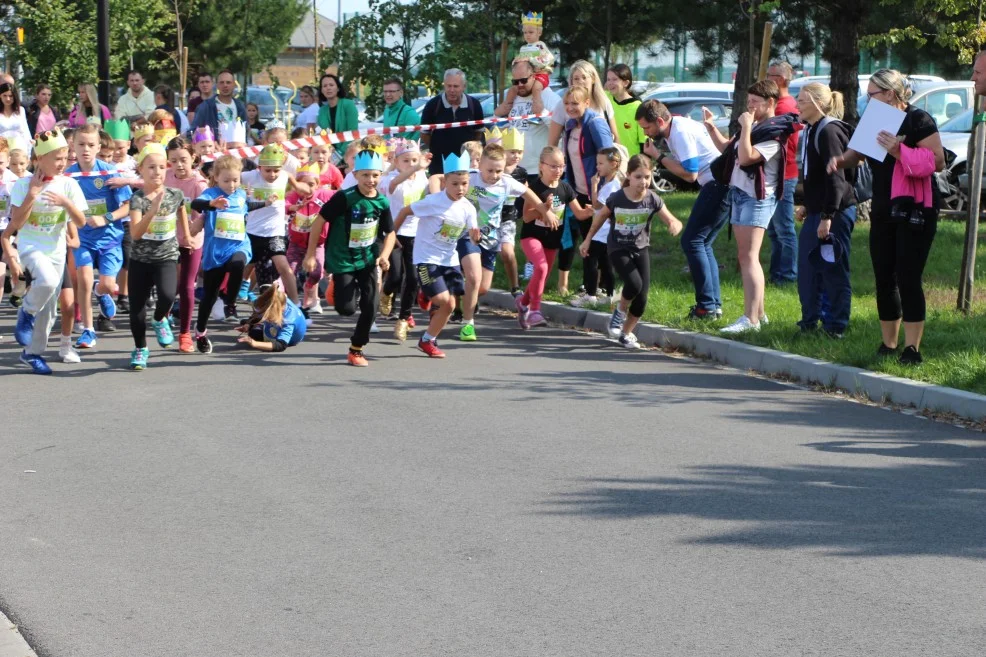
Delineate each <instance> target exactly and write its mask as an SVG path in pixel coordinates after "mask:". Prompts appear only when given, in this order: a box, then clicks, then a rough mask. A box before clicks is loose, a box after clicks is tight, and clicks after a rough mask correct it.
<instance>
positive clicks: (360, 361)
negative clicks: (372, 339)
mask: <svg viewBox="0 0 986 657" xmlns="http://www.w3.org/2000/svg"><path fill="white" fill-rule="evenodd" d="M346 359H347V360H348V361H349V364H350V365H352V366H353V367H368V366H369V365H370V364H369V363H368V362H367V361H366V356H364V355H363V352H362V351H352V350H350V351H349V356H348V357H347V358H346Z"/></svg>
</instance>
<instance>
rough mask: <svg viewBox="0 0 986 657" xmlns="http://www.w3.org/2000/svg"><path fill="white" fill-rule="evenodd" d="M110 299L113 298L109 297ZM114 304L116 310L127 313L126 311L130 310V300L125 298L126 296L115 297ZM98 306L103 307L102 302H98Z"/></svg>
mask: <svg viewBox="0 0 986 657" xmlns="http://www.w3.org/2000/svg"><path fill="white" fill-rule="evenodd" d="M112 300H113V298H112V297H110V301H112ZM114 305H115V307H116V310H118V311H120V312H121V313H128V312H130V300H129V299H127V297H124V296H119V297H117V298H116V303H115V304H114ZM99 307H100V308H102V307H103V303H102V302H100V303H99ZM107 317H109V315H107Z"/></svg>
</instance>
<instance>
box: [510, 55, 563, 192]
mask: <svg viewBox="0 0 986 657" xmlns="http://www.w3.org/2000/svg"><path fill="white" fill-rule="evenodd" d="M510 75H511V76H512V80H511V82H512V84H511V85H510V89H509V90H508V91H507V95H506V96H505V97H504V99H503V102H502V103H500V104H499V105H498V106H497V108H496V109H495V110H493V114H495V115H496V116H505V117H513V116H525V115H528V114H533V112H534V110H533V106H534V95H533V94H534V68H533V67H532V66H531V62H530V61H528V60H526V59H523V60H518V61H515V62H514V65H513V68H511V69H510ZM560 100H561V99H560V98H559V97H558V94H556V93H555V92H554V91H552V90H551V89H550V88H549V89H545V90H544V91H542V92H541V101H542V102H543V103H544V106H545V107H555V106H556V105H558V103H559V102H560ZM549 120H550V118H548V117H545V118H544V119H534V120H531V119H523V120H521V121H514V122H512V123H511V124H510V125H511V126H512V127H514V128H517V130H519V131H520V132H522V133H524V156H523V157H522V158H521V160H520V166H522V167H524V168H525V169H527V170H528V171H530V172H532V173H533V172H535V171H537V170H538V161H539V159H540V157H541V150H542V149H543V148H544V147H545V146H547V145H548V121H549Z"/></svg>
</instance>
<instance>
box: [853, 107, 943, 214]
mask: <svg viewBox="0 0 986 657" xmlns="http://www.w3.org/2000/svg"><path fill="white" fill-rule="evenodd" d="M904 112H905V113H906V116H904V122H903V123H902V124H901V126H900V130H898V131H897V135H898V136H900V137H903V138H904V145H905V146H910V147H911V148H914V147H915V146H917V145H918V142H919V141H921V140H922V139H926V138H928V137H930V136H931V135H933V134H935V133H936V132H938V126H937V125H936V124H935V120H934V119H933V118H932V117H931V115H930V114H928V113H927V112H925V111H924V110H923V109H918V108H917V107H911V106H910V105H908V106H907V107H906V108H905V109H904ZM866 161H867V162H869V164H870V168H871V169H872V170H873V209H872V212H871V214H872V216H873V218H874V219H877V220H878V219H882V218H888V219H889V216H890V186H891V183H892V182H893V178H894V166H895V165H896V164H897V158H895V157H892V156H890V155H887V157H886V158H884V160H883V162H878V161H876V160H874V159H873V158H871V157H867V158H866ZM931 188H932V193H933V194H934V198H935V208H938V207H939V198H938V194H937V193H936V192H935V191H934V188H935V186H934V185H932V186H931Z"/></svg>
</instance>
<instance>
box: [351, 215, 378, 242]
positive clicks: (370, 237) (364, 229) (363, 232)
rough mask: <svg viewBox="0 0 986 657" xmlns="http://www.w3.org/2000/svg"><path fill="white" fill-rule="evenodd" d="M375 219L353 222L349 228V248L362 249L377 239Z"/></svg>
mask: <svg viewBox="0 0 986 657" xmlns="http://www.w3.org/2000/svg"><path fill="white" fill-rule="evenodd" d="M377 223H379V222H377V221H370V222H368V223H365V224H353V225H352V226H350V228H349V248H351V249H364V248H366V247H368V246H370V245H372V244H373V242H374V241H376V239H377Z"/></svg>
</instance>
